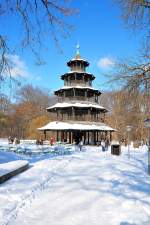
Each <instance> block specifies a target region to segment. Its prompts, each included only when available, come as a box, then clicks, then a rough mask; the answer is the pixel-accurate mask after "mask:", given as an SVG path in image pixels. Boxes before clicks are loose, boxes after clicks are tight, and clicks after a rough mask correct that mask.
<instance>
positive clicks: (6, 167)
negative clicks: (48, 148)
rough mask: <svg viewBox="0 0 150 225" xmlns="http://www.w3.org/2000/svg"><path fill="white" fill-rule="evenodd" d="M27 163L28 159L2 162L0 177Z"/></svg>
mask: <svg viewBox="0 0 150 225" xmlns="http://www.w3.org/2000/svg"><path fill="white" fill-rule="evenodd" d="M27 165H28V161H25V160H17V161H12V162H8V163H2V164H0V177H1V176H4V175H6V174H8V173H10V172H12V171H15V170H17V169H19V168H21V167H24V166H27Z"/></svg>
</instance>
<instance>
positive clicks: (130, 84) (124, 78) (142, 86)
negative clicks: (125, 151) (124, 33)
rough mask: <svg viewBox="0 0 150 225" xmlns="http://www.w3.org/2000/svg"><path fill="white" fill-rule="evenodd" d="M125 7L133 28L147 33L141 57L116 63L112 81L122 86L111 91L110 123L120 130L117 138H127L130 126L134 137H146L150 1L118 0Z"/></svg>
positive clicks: (149, 111)
mask: <svg viewBox="0 0 150 225" xmlns="http://www.w3.org/2000/svg"><path fill="white" fill-rule="evenodd" d="M115 3H118V4H119V5H120V6H121V8H122V18H123V20H124V21H125V24H126V25H127V27H128V28H129V29H131V30H132V31H134V32H141V34H142V35H143V42H142V46H141V47H140V48H141V49H140V54H139V56H136V57H135V56H134V58H132V59H121V60H120V61H118V62H116V65H115V67H114V70H113V73H112V74H108V75H107V76H108V78H109V81H108V82H109V83H110V84H112V83H115V84H116V86H117V85H118V87H121V89H120V90H117V91H116V92H114V93H113V92H112V93H109V98H110V99H111V109H112V110H111V114H109V116H108V118H107V119H108V121H109V122H110V124H111V125H112V126H113V127H115V128H116V129H117V130H118V133H117V134H116V135H117V138H119V139H121V138H125V136H126V133H125V131H126V126H127V125H131V126H133V129H132V131H131V136H132V139H133V140H136V139H138V140H140V139H142V138H144V137H145V130H144V127H143V126H144V124H143V121H144V119H145V118H147V117H148V116H149V115H150V101H149V99H150V1H145V0H115Z"/></svg>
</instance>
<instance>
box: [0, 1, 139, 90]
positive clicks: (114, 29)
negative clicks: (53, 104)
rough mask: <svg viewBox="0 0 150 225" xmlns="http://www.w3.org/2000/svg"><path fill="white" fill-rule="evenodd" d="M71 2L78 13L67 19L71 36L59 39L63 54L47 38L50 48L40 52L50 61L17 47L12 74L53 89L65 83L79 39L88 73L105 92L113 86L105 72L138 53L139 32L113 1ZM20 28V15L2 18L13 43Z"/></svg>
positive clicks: (2, 22) (97, 86)
mask: <svg viewBox="0 0 150 225" xmlns="http://www.w3.org/2000/svg"><path fill="white" fill-rule="evenodd" d="M70 5H71V6H72V7H75V8H78V9H79V13H78V14H77V15H75V16H72V17H68V18H67V19H66V21H67V22H68V23H70V24H72V25H74V27H75V29H74V30H73V31H71V32H70V37H69V38H67V39H63V38H61V37H60V39H59V40H60V45H61V48H62V50H63V54H61V53H60V52H59V51H58V49H57V48H56V47H55V44H54V42H53V40H52V38H50V37H47V38H46V40H44V41H46V45H47V46H48V50H47V51H45V50H42V51H41V53H42V55H43V56H44V58H45V59H46V62H47V63H46V64H45V65H43V66H37V65H35V59H34V56H33V55H32V54H31V52H30V51H28V50H25V51H24V52H21V51H18V49H16V52H15V53H14V55H12V56H11V57H12V58H13V60H14V68H13V71H12V73H13V74H14V76H17V73H21V74H22V76H23V77H25V80H26V83H27V82H28V83H32V84H33V85H35V86H39V87H41V88H46V89H50V90H51V91H52V92H53V91H54V90H55V89H58V88H59V87H61V86H63V82H62V81H61V80H60V79H59V77H60V75H62V74H63V73H65V72H67V71H68V70H69V68H68V67H67V66H66V62H67V61H68V60H70V59H71V58H72V57H73V56H74V55H75V52H76V49H75V47H76V44H77V42H78V41H79V43H80V54H81V57H82V58H85V59H87V60H88V61H89V62H90V67H89V69H88V72H91V73H93V74H94V75H95V76H96V79H95V81H94V86H95V87H96V88H99V89H100V90H102V91H103V90H106V89H108V88H109V89H110V87H108V86H107V84H105V85H104V81H105V77H104V76H103V74H104V73H106V72H109V71H110V69H111V68H112V67H111V65H113V63H114V62H115V61H116V60H118V59H122V58H124V57H125V58H128V57H134V56H135V55H136V54H137V51H138V43H139V40H140V35H138V34H133V33H131V32H130V31H129V30H127V29H126V28H125V25H124V23H123V21H122V20H121V10H120V9H119V7H118V6H116V5H115V4H113V1H111V0H105V1H99V0H92V1H91V0H82V1H81V0H74V1H72V3H71V4H70ZM18 27H20V25H19V24H18V20H17V18H10V17H9V16H8V17H7V19H6V20H5V21H1V28H3V29H2V30H3V33H4V34H5V35H9V37H10V39H11V40H10V42H12V43H15V42H16V43H17V39H18V38H19V36H20V35H21V29H19V30H18ZM44 44H45V43H44Z"/></svg>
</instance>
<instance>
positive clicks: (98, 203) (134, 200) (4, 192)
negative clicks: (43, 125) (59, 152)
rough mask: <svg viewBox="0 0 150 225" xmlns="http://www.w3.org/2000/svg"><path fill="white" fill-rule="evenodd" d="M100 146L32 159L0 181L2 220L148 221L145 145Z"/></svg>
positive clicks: (149, 179)
mask: <svg viewBox="0 0 150 225" xmlns="http://www.w3.org/2000/svg"><path fill="white" fill-rule="evenodd" d="M122 150H123V153H122V154H121V155H120V156H113V155H111V154H110V151H107V152H102V151H101V148H100V147H86V151H84V152H75V153H74V154H72V155H65V156H57V157H56V158H48V159H45V160H41V161H38V162H34V163H33V164H32V165H31V167H30V169H28V170H27V171H25V172H24V173H22V174H19V175H18V176H16V177H14V178H13V179H11V180H9V181H7V182H5V183H4V184H2V185H1V186H0V224H1V225H6V224H7V225H20V224H21V225H83V224H86V225H149V224H150V176H149V175H148V174H147V150H146V149H144V148H141V149H137V150H133V149H132V150H131V157H130V159H128V155H127V149H126V148H122Z"/></svg>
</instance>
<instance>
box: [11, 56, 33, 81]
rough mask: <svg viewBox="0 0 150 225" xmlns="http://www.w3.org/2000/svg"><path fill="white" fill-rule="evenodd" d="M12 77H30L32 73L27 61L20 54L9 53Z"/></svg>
mask: <svg viewBox="0 0 150 225" xmlns="http://www.w3.org/2000/svg"><path fill="white" fill-rule="evenodd" d="M8 60H9V63H10V72H11V76H12V77H18V76H20V77H24V78H25V77H29V76H30V73H29V71H28V67H27V65H26V63H25V62H24V61H23V60H22V59H21V58H20V56H18V55H8Z"/></svg>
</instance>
